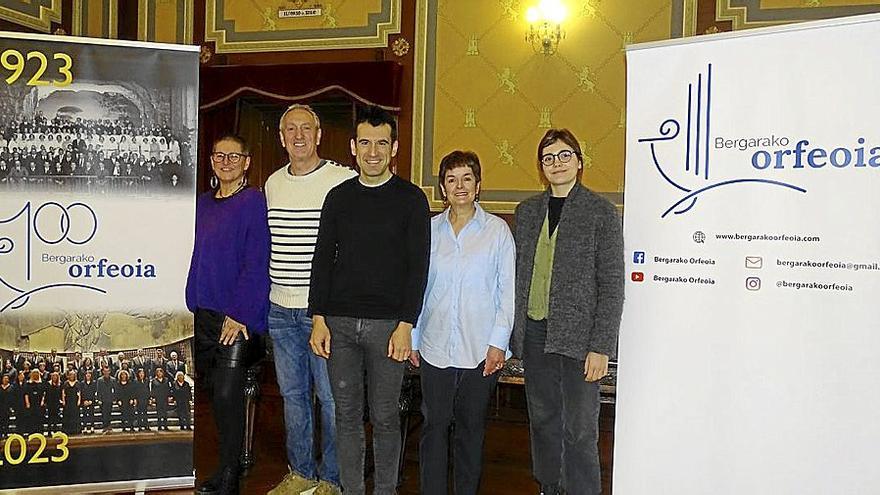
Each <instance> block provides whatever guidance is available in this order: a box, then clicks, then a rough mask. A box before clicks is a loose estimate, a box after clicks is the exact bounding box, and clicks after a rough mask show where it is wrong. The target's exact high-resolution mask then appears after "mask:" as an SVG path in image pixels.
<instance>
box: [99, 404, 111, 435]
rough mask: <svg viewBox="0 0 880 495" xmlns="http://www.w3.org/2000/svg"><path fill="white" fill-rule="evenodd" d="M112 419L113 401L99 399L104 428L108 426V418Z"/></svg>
mask: <svg viewBox="0 0 880 495" xmlns="http://www.w3.org/2000/svg"><path fill="white" fill-rule="evenodd" d="M111 419H113V402H111V401H109V400H105V401H101V423H102V424H103V425H104V429H105V430H106V429H107V428H110V420H111Z"/></svg>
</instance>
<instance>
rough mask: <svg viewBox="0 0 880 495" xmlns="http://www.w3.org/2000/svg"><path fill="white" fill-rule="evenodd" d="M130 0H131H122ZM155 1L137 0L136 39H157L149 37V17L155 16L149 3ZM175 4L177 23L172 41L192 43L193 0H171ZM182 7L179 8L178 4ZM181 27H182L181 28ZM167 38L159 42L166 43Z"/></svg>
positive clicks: (193, 22)
mask: <svg viewBox="0 0 880 495" xmlns="http://www.w3.org/2000/svg"><path fill="white" fill-rule="evenodd" d="M124 1H131V0H124ZM151 1H152V2H155V0H138V34H137V36H138V39H139V40H141V41H157V40H156V39H150V21H151V17H152V16H155V15H156V14H155V12H151V11H150V3H151ZM172 1H173V2H174V4H175V6H177V11H178V15H177V16H176V17H177V18H176V19H175V20H176V24H177V28H178V29H177V33H178V34H177V36H175V38H174V40H173V43H180V44H185V45H191V44H193V29H194V25H195V7H194V3H193V2H194V0H172ZM181 5H182V6H183V8H180V6H181ZM152 21H153V23H155V22H156V19H152ZM181 28H182V29H181ZM153 38H156V35H155V33H154V34H153ZM167 42H169V41H168V40H162V41H161V43H167Z"/></svg>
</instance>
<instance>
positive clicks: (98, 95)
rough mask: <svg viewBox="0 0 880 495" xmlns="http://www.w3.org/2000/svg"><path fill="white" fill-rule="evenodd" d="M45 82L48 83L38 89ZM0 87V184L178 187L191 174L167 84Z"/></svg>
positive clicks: (94, 190)
mask: <svg viewBox="0 0 880 495" xmlns="http://www.w3.org/2000/svg"><path fill="white" fill-rule="evenodd" d="M45 88H48V89H45ZM10 92H21V89H20V88H13V87H11V86H5V87H2V88H0V111H2V113H3V115H4V116H6V118H7V119H6V123H5V125H2V126H0V129H2V130H0V189H5V190H14V191H15V190H17V191H34V190H43V191H60V190H76V191H83V192H86V193H90V194H135V195H155V194H173V193H181V194H184V193H186V192H189V191H190V190H191V186H192V183H193V180H194V178H195V172H194V160H193V157H192V155H191V152H190V149H191V142H192V141H191V136H190V134H192V133H191V132H190V131H188V130H187V129H186V126H185V125H184V123H183V122H182V120H181V119H180V118H177V119H176V120H175V119H174V118H172V116H171V115H169V111H168V109H169V108H170V107H171V101H170V99H171V98H172V93H173V91H162V90H157V89H150V90H148V89H145V88H143V87H140V86H139V85H137V84H135V83H125V84H123V83H119V84H101V85H97V84H89V83H74V84H72V85H70V86H68V87H66V88H64V89H57V88H51V87H47V86H41V87H32V88H28V91H27V92H26V93H25V94H24V95H12V94H3V93H10Z"/></svg>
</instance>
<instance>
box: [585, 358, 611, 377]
mask: <svg viewBox="0 0 880 495" xmlns="http://www.w3.org/2000/svg"><path fill="white" fill-rule="evenodd" d="M607 374H608V355H607V354H599V353H598V352H588V353H587V360H586V362H584V379H585V380H586V381H588V382H595V381H596V380H601V379H602V378H604V377H605V375H607Z"/></svg>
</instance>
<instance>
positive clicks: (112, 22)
mask: <svg viewBox="0 0 880 495" xmlns="http://www.w3.org/2000/svg"><path fill="white" fill-rule="evenodd" d="M87 1H88V0H73V12H72V13H71V22H70V24H71V34H72V35H73V36H88V35H89V33H88V32H87V30H86V23H87V22H88V19H85V18H84V17H83V10H84V9H83V2H87ZM102 1H103V3H104V4H105V5H106V6H107V19H106V20H105V21H106V23H107V24H106V26H107V38H108V39H116V38H118V37H119V0H102Z"/></svg>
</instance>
